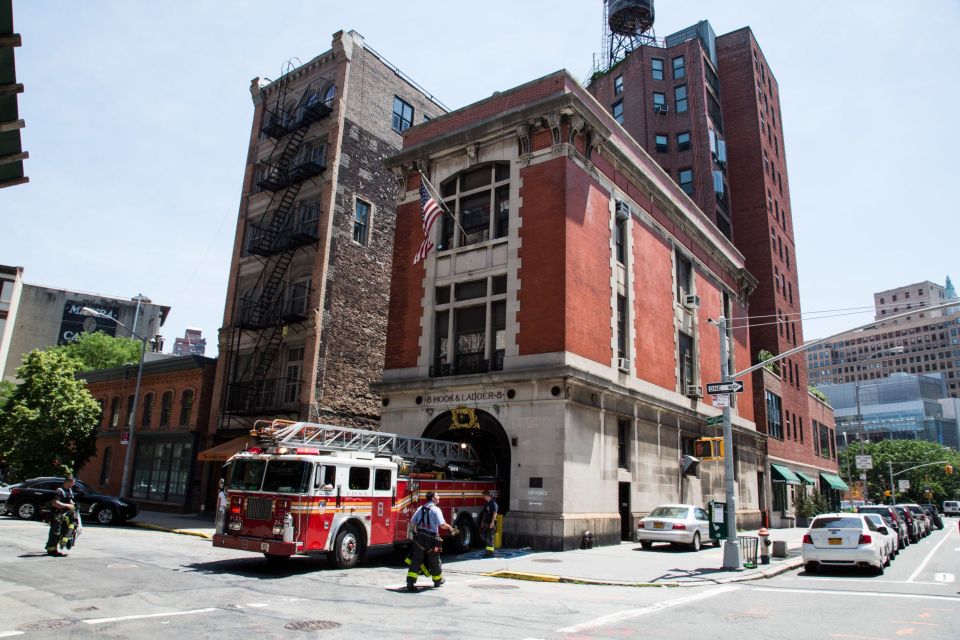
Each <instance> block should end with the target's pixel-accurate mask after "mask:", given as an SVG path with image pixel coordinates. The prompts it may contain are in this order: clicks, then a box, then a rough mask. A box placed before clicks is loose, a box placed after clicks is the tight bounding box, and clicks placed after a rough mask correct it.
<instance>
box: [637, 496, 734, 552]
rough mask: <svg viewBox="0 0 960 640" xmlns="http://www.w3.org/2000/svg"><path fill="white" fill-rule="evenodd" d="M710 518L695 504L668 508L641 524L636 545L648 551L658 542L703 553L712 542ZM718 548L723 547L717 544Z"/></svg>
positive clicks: (653, 514)
mask: <svg viewBox="0 0 960 640" xmlns="http://www.w3.org/2000/svg"><path fill="white" fill-rule="evenodd" d="M709 520H710V518H709V516H708V515H707V512H706V511H705V510H704V509H701V508H700V507H698V506H695V505H692V504H665V505H661V506H659V507H657V508H656V509H654V510H653V511H651V512H650V515H648V516H647V517H646V518H642V519H641V520H640V521H639V522H637V533H636V538H635V539H636V541H637V542H639V543H640V546H641V547H643V548H644V549H649V548H650V547H651V546H653V543H654V542H669V543H670V544H674V545H677V544H684V545H688V546H689V547H690V548H691V549H693V550H694V551H699V550H700V547H701V545H702V544H703V543H704V542H705V541H707V540H709V539H710V522H709ZM714 546H720V543H719V541H714Z"/></svg>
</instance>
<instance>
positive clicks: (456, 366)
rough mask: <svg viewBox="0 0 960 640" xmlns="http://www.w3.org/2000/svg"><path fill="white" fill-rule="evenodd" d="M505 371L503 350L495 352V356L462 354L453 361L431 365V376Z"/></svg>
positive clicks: (440, 376) (441, 376)
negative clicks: (484, 356) (485, 356)
mask: <svg viewBox="0 0 960 640" xmlns="http://www.w3.org/2000/svg"><path fill="white" fill-rule="evenodd" d="M491 371H503V351H497V352H495V353H494V355H493V358H489V359H487V358H483V357H482V355H481V354H474V353H470V354H461V355H459V356H457V357H456V359H455V360H454V361H453V362H437V363H436V364H433V365H431V366H430V377H431V378H446V377H448V376H465V375H470V374H477V373H490V372H491Z"/></svg>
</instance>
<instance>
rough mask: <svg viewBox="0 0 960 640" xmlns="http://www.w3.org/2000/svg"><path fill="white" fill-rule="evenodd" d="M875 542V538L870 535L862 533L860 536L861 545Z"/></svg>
mask: <svg viewBox="0 0 960 640" xmlns="http://www.w3.org/2000/svg"><path fill="white" fill-rule="evenodd" d="M871 542H873V538H872V537H870V535H869V534H866V533H861V534H860V544H870V543H871Z"/></svg>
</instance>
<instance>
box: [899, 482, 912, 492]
mask: <svg viewBox="0 0 960 640" xmlns="http://www.w3.org/2000/svg"><path fill="white" fill-rule="evenodd" d="M909 488H910V481H909V480H897V489H899V490H900V491H906V490H907V489H909Z"/></svg>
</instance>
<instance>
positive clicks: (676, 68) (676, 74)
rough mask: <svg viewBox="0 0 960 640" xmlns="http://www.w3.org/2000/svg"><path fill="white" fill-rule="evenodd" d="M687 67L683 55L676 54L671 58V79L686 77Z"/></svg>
mask: <svg viewBox="0 0 960 640" xmlns="http://www.w3.org/2000/svg"><path fill="white" fill-rule="evenodd" d="M686 75H687V67H686V64H685V63H684V60H683V56H677V57H676V58H674V59H673V79H674V80H679V79H680V78H683V77H686Z"/></svg>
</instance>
